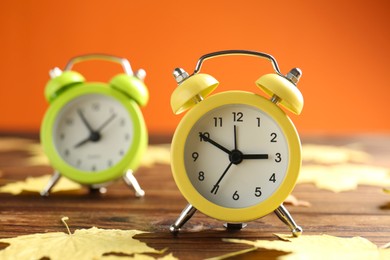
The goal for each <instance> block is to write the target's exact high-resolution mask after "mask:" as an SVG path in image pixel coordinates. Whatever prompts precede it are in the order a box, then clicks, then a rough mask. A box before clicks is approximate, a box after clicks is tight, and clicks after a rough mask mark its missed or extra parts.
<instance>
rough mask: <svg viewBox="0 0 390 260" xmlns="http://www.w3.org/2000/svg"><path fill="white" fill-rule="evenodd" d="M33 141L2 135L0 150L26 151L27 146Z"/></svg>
mask: <svg viewBox="0 0 390 260" xmlns="http://www.w3.org/2000/svg"><path fill="white" fill-rule="evenodd" d="M33 142H34V141H33V140H30V139H24V138H13V137H2V138H0V152H8V151H27V150H28V149H29V148H28V146H29V145H30V144H32V143H33Z"/></svg>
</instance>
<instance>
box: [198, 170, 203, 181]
mask: <svg viewBox="0 0 390 260" xmlns="http://www.w3.org/2000/svg"><path fill="white" fill-rule="evenodd" d="M198 180H200V181H204V172H202V171H200V172H199V175H198Z"/></svg>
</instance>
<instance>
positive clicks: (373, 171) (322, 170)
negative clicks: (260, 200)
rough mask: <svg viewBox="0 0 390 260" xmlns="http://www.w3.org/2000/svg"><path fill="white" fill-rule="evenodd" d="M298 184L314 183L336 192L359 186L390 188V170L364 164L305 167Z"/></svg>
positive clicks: (302, 169)
mask: <svg viewBox="0 0 390 260" xmlns="http://www.w3.org/2000/svg"><path fill="white" fill-rule="evenodd" d="M298 183H314V184H315V185H316V186H317V187H318V188H320V189H326V190H330V191H334V192H341V191H347V190H354V189H356V188H357V186H358V185H371V186H379V187H384V186H390V169H388V168H385V167H379V166H372V165H363V164H349V163H348V164H336V165H329V166H324V165H304V166H303V167H302V168H301V172H300V175H299V178H298Z"/></svg>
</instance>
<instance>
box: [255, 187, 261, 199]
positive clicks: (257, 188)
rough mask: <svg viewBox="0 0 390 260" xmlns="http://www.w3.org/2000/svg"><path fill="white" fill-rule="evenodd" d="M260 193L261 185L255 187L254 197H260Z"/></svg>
mask: <svg viewBox="0 0 390 260" xmlns="http://www.w3.org/2000/svg"><path fill="white" fill-rule="evenodd" d="M261 194H262V192H261V187H256V189H255V196H256V197H260V196H261Z"/></svg>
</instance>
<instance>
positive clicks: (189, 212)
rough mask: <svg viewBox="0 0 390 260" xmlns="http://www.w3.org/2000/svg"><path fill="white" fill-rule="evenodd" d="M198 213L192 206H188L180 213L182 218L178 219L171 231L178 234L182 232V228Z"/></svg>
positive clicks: (170, 228)
mask: <svg viewBox="0 0 390 260" xmlns="http://www.w3.org/2000/svg"><path fill="white" fill-rule="evenodd" d="M195 212H196V208H194V207H193V206H192V205H191V204H188V205H187V206H186V207H185V208H184V209H183V211H182V212H181V213H180V216H179V217H178V218H177V219H176V221H175V223H173V224H172V225H171V226H170V227H169V230H170V231H171V232H172V233H174V234H177V233H178V232H179V231H180V228H181V227H182V226H183V225H184V224H185V223H186V222H187V221H188V220H189V219H190V218H191V217H192V216H193V215H194V213H195Z"/></svg>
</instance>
